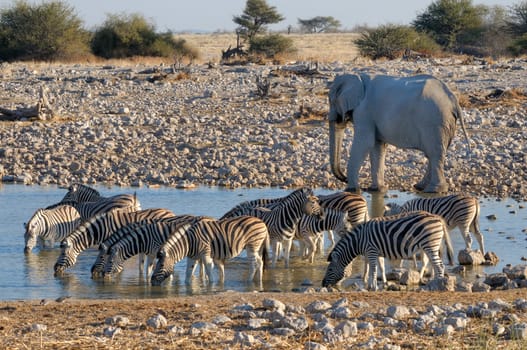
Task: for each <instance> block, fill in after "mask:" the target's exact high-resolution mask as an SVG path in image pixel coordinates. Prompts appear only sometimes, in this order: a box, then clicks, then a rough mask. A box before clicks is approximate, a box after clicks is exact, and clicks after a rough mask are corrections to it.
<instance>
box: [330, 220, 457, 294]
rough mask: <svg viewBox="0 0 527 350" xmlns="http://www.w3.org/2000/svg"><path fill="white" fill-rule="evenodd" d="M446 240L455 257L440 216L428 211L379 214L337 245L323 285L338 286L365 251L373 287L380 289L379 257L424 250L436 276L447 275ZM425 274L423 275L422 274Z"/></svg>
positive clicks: (405, 256) (403, 255)
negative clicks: (391, 214)
mask: <svg viewBox="0 0 527 350" xmlns="http://www.w3.org/2000/svg"><path fill="white" fill-rule="evenodd" d="M443 241H444V242H445V244H446V246H447V252H448V256H449V260H450V261H452V260H453V252H452V244H451V242H450V237H449V235H448V232H447V228H446V226H445V223H444V221H443V219H442V218H441V217H440V216H437V215H434V214H430V213H428V212H424V211H417V212H411V213H407V214H403V215H397V216H388V217H384V218H376V219H374V220H370V221H367V222H365V223H363V224H360V225H358V226H356V227H354V228H353V229H352V230H351V231H350V232H348V233H347V234H346V235H345V236H344V237H342V238H341V239H340V241H339V242H338V243H337V244H336V246H335V247H334V248H333V250H332V251H331V253H330V254H329V256H328V261H329V265H328V267H327V270H326V274H325V276H324V279H323V280H322V286H324V287H328V286H334V285H336V284H337V283H338V282H339V281H340V280H341V279H342V278H343V277H344V271H345V268H346V266H348V265H349V264H350V263H351V261H352V260H353V259H354V258H355V257H357V256H359V255H363V256H364V257H365V258H366V259H367V261H368V264H369V282H368V288H369V289H370V290H376V289H377V260H378V258H379V257H384V258H389V259H408V258H411V257H413V256H414V255H415V254H416V253H417V252H419V251H421V250H422V251H424V253H425V254H426V255H427V257H428V258H429V260H430V262H431V263H432V266H433V267H434V272H435V276H436V278H437V277H443V276H444V264H443V261H442V259H441V256H440V248H441V245H442V244H443ZM421 277H422V276H421Z"/></svg>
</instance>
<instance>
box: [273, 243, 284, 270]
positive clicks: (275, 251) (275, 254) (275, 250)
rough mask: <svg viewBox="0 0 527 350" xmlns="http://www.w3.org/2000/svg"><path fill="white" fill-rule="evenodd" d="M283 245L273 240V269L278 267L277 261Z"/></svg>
mask: <svg viewBox="0 0 527 350" xmlns="http://www.w3.org/2000/svg"><path fill="white" fill-rule="evenodd" d="M281 247H282V245H281V244H280V242H279V241H278V240H276V239H273V240H272V242H271V250H272V251H273V253H272V254H273V260H272V262H271V267H272V268H275V267H276V261H277V260H278V254H280V252H279V251H280V249H281Z"/></svg>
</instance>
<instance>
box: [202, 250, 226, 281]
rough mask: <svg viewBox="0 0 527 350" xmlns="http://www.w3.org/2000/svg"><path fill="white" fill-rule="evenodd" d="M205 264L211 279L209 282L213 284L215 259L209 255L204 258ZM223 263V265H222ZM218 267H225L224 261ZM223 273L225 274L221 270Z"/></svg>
mask: <svg viewBox="0 0 527 350" xmlns="http://www.w3.org/2000/svg"><path fill="white" fill-rule="evenodd" d="M202 261H203V264H204V265H205V272H206V274H207V278H208V279H209V284H212V281H213V278H212V270H213V268H214V261H213V260H212V258H211V257H210V256H209V255H207V256H204V257H203V258H202ZM220 265H221V267H220ZM218 269H220V270H221V269H223V263H222V262H220V263H219V264H218ZM221 274H223V271H221Z"/></svg>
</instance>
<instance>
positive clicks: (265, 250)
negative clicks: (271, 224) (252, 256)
mask: <svg viewBox="0 0 527 350" xmlns="http://www.w3.org/2000/svg"><path fill="white" fill-rule="evenodd" d="M270 247H271V242H270V239H269V234H267V237H266V238H265V242H264V244H262V261H263V269H264V270H265V269H267V266H268V264H269V249H270Z"/></svg>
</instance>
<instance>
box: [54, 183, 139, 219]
mask: <svg viewBox="0 0 527 350" xmlns="http://www.w3.org/2000/svg"><path fill="white" fill-rule="evenodd" d="M64 204H68V205H71V206H73V207H75V208H76V209H77V210H78V211H79V214H80V215H81V218H82V219H83V220H88V219H89V218H91V217H92V216H95V215H97V214H100V213H104V212H107V211H110V210H114V209H118V210H123V211H128V212H132V211H138V210H141V203H140V202H139V200H138V199H137V196H136V194H133V195H131V194H118V195H115V196H111V197H103V196H101V195H100V194H99V192H98V191H97V190H95V189H93V188H91V187H89V186H86V185H82V184H73V185H71V186H70V187H69V190H68V193H66V195H65V196H64V198H62V200H61V201H60V202H59V203H56V204H52V205H50V206H48V207H47V208H46V209H52V208H54V207H55V206H58V205H64Z"/></svg>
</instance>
